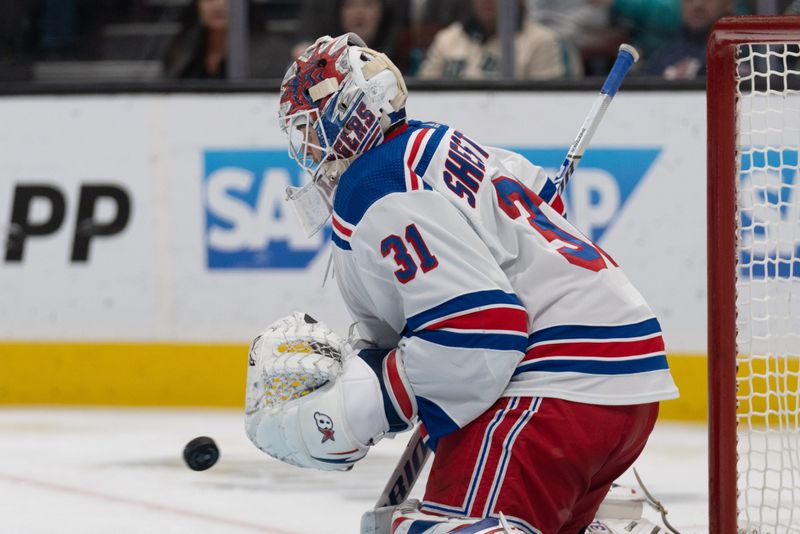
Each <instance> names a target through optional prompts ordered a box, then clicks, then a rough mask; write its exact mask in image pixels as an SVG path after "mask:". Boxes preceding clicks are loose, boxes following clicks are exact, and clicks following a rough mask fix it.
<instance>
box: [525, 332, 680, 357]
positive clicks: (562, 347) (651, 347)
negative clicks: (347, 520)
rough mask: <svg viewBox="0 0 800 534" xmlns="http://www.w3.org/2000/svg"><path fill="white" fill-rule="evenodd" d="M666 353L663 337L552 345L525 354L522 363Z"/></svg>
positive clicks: (542, 346) (539, 346) (541, 346)
mask: <svg viewBox="0 0 800 534" xmlns="http://www.w3.org/2000/svg"><path fill="white" fill-rule="evenodd" d="M664 351H665V349H664V338H662V337H661V336H656V337H653V338H650V339H642V340H638V341H611V342H602V343H591V342H589V343H587V342H572V343H552V344H550V345H538V346H536V347H533V348H532V349H530V350H528V352H526V353H525V358H523V360H522V361H529V360H535V359H537V358H547V357H552V356H588V357H605V358H623V357H625V356H640V355H642V354H652V353H654V352H664Z"/></svg>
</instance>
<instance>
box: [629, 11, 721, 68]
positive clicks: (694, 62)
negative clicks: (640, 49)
mask: <svg viewBox="0 0 800 534" xmlns="http://www.w3.org/2000/svg"><path fill="white" fill-rule="evenodd" d="M731 12H732V2H731V0H682V19H683V25H682V27H681V33H680V35H679V36H678V37H677V38H676V39H675V40H673V41H672V42H669V43H666V44H665V45H663V46H662V47H661V48H659V49H658V50H656V52H655V53H654V54H653V55H652V56H651V57H650V58H649V59H646V61H645V64H644V68H643V69H642V71H641V72H642V73H643V74H650V75H653V76H662V77H663V78H666V79H668V80H675V79H687V78H696V77H701V76H705V72H706V42H707V41H708V36H709V34H710V33H711V26H712V25H713V24H714V22H716V21H717V19H719V18H720V17H722V16H724V15H727V14H729V13H731Z"/></svg>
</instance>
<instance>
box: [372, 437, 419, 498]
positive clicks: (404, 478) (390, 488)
mask: <svg viewBox="0 0 800 534" xmlns="http://www.w3.org/2000/svg"><path fill="white" fill-rule="evenodd" d="M430 452H431V451H430V449H428V447H427V446H426V445H425V442H423V441H422V432H421V431H420V427H419V426H417V428H416V429H414V433H413V434H412V436H411V439H409V440H408V445H406V448H405V450H404V451H403V455H402V456H400V459H399V460H398V461H397V466H395V468H394V471H392V475H391V476H390V477H389V481H388V482H387V483H386V487H385V488H383V493H381V496H380V497H378V502H377V503H375V508H381V507H383V506H394V505H396V504H400V503H402V502H403V501H404V500H406V499H407V498H408V494H409V493H411V490H412V489H413V488H414V483H416V481H417V477H419V473H420V471H422V468H423V467H425V462H426V461H427V460H428V455H429V454H430Z"/></svg>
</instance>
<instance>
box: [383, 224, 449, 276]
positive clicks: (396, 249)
mask: <svg viewBox="0 0 800 534" xmlns="http://www.w3.org/2000/svg"><path fill="white" fill-rule="evenodd" d="M406 242H408V243H410V244H411V246H412V247H413V249H414V252H416V253H417V257H418V258H419V261H420V263H419V267H417V263H416V261H414V257H413V256H411V254H410V253H409V250H408V247H407V246H406ZM392 253H394V261H395V263H397V265H398V266H399V267H400V268H399V269H397V270H396V271H395V272H394V275H395V276H396V277H397V280H398V281H399V282H400V283H401V284H405V283H407V282H409V281H410V280H413V279H414V277H415V276H417V269H422V272H423V273H427V272H428V271H430V270H431V269H435V268H436V267H438V266H439V260H437V259H436V256H434V255H433V254H431V251H430V250H428V245H426V244H425V240H424V239H422V234H420V233H419V229H417V227H416V225H414V224H409V225H408V226H406V235H405V239H403V238H402V237H400V236H399V235H397V234H392V235H390V236H389V237H387V238H385V239H384V240H383V241H381V254H382V255H383V257H384V258H385V257H386V256H388V255H389V254H392Z"/></svg>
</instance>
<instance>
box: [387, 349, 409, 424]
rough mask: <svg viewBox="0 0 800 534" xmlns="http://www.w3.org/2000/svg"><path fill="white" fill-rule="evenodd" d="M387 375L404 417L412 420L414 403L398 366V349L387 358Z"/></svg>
mask: <svg viewBox="0 0 800 534" xmlns="http://www.w3.org/2000/svg"><path fill="white" fill-rule="evenodd" d="M386 375H387V378H388V379H389V387H390V388H391V389H392V394H393V395H394V398H395V399H396V400H397V405H398V407H399V408H400V411H401V412H402V415H403V417H405V418H406V419H408V420H409V421H410V420H411V418H412V417H414V405H413V403H412V402H411V397H410V396H409V392H408V390H407V389H406V385H405V384H404V383H403V379H402V378H401V376H400V369H399V368H398V366H397V351H396V350H393V351H392V352H390V353H389V357H388V358H386Z"/></svg>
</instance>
